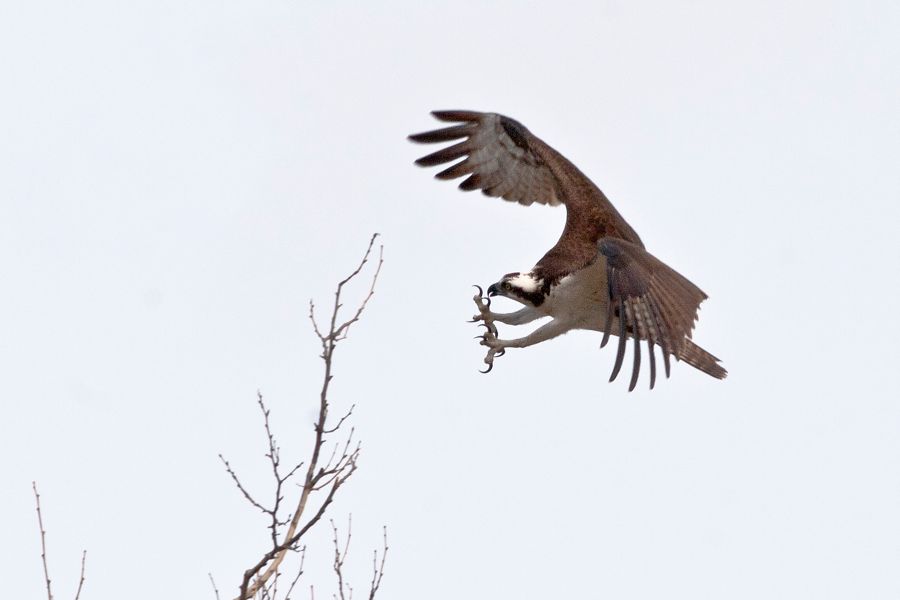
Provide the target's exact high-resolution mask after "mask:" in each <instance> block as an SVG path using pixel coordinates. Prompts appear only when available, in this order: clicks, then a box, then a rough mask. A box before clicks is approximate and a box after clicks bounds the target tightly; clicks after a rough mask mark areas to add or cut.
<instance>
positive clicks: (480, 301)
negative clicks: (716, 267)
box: [469, 285, 497, 336]
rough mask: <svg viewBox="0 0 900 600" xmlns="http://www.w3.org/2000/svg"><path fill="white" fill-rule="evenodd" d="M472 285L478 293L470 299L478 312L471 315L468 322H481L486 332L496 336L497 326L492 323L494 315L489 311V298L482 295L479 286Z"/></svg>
mask: <svg viewBox="0 0 900 600" xmlns="http://www.w3.org/2000/svg"><path fill="white" fill-rule="evenodd" d="M473 287H474V288H475V289H476V290H478V293H477V294H475V295H474V296H473V297H472V300H474V301H475V306H477V307H478V314H477V315H475V316H474V317H472V320H471V321H469V323H478V322H481V324H482V325H484V327H485V328H486V329H487V331H488V333H490V334H493V335H494V336H496V335H497V326H496V325H494V315H493V313H492V312H491V299H490V298H488V297H487V296H485V295H484V292H483V291H482V289H481V286H478V285H476V286H473Z"/></svg>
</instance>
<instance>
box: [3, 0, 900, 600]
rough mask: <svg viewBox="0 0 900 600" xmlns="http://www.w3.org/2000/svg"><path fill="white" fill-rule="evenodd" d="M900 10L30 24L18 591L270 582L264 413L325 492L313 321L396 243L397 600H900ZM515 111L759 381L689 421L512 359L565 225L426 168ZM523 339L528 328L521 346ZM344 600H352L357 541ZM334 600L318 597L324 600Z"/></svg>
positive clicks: (825, 7) (365, 380) (10, 532)
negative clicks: (456, 125) (491, 336)
mask: <svg viewBox="0 0 900 600" xmlns="http://www.w3.org/2000/svg"><path fill="white" fill-rule="evenodd" d="M898 31H900V3H897V2H896V1H894V0H885V1H882V2H877V1H872V2H865V1H862V2H849V1H848V2H822V1H815V2H813V1H807V2H783V1H762V2H749V1H748V2H720V1H712V0H710V1H696V2H684V3H673V2H625V1H616V0H611V1H606V2H600V3H596V2H585V3H580V4H576V3H554V4H553V6H552V7H551V6H550V5H549V4H548V3H546V2H528V3H513V2H507V3H493V4H475V3H467V2H464V1H455V2H452V3H424V2H380V3H377V5H376V3H374V2H332V3H313V2H308V1H298V0H295V1H292V2H227V3H222V2H210V1H202V2H201V1H198V2H190V3H185V2H160V1H158V0H155V1H153V2H128V3H123V2H96V1H94V2H86V3H64V2H28V3H14V2H4V3H3V4H2V8H0V56H2V60H0V85H2V93H0V136H2V143H0V276H2V282H3V287H2V295H0V369H2V377H0V381H2V395H3V398H2V401H3V413H2V422H0V478H2V486H0V509H2V510H0V572H2V574H3V590H4V593H3V595H4V596H5V597H7V598H39V597H41V596H42V594H43V593H44V590H43V581H42V573H41V570H40V569H41V567H40V556H39V554H40V551H39V538H38V533H37V525H36V520H35V515H34V511H33V498H32V496H31V489H30V485H31V481H32V480H33V479H36V480H37V481H38V483H39V486H40V489H41V491H42V493H43V497H44V511H45V521H46V523H45V524H46V526H47V528H48V532H49V533H48V535H49V538H48V542H49V560H50V567H51V570H52V575H53V577H54V586H55V589H54V591H55V594H56V596H57V598H60V599H62V598H71V597H72V596H73V593H74V587H75V582H76V579H77V569H78V557H79V553H80V551H81V549H82V548H87V549H88V566H87V577H88V580H87V583H86V587H85V591H84V592H83V594H82V598H85V599H111V598H134V599H143V598H161V597H168V598H192V599H193V598H212V591H211V589H210V586H209V582H208V580H207V572H209V571H211V572H212V573H213V574H214V575H215V576H216V578H217V580H218V583H219V587H220V589H222V592H223V597H226V596H227V597H230V596H231V593H232V592H233V591H234V590H235V587H236V585H237V584H238V582H239V578H240V573H241V572H242V571H243V569H244V568H246V567H247V566H249V564H251V562H253V561H255V560H256V559H257V557H258V555H259V553H260V551H261V550H262V549H263V548H264V546H265V544H266V537H265V536H266V532H265V531H264V525H265V524H264V521H263V519H262V518H261V517H260V516H258V515H257V514H256V513H254V512H253V510H251V508H250V507H249V506H247V505H245V502H244V500H243V499H242V498H241V497H240V496H239V495H238V493H237V491H236V490H235V489H234V488H233V486H232V484H231V482H230V481H229V480H228V478H227V476H226V474H225V473H224V471H223V469H222V468H221V466H220V465H219V463H218V459H217V457H216V455H217V453H218V452H220V451H221V452H224V453H225V454H226V455H227V456H228V457H229V458H231V459H232V461H233V462H234V463H235V466H236V467H237V468H238V469H239V471H240V472H242V473H244V474H245V478H246V479H247V481H248V483H249V484H251V485H258V486H259V487H257V488H256V489H264V487H263V486H264V485H265V484H266V483H267V481H268V480H267V479H265V476H266V474H267V471H266V464H265V462H264V459H263V458H262V453H263V443H264V439H263V437H262V430H261V427H260V425H259V421H258V415H257V412H256V410H257V409H256V407H255V405H254V398H255V393H256V390H257V389H260V390H261V391H262V392H263V393H264V394H265V395H266V398H267V399H268V401H269V402H270V404H271V406H272V409H273V413H274V416H273V418H274V419H275V428H276V431H277V432H278V433H279V434H280V436H281V439H282V443H283V446H284V447H285V450H284V451H285V453H286V454H287V455H293V456H297V457H300V456H302V455H304V454H305V453H306V452H307V451H308V448H309V446H310V442H311V440H310V438H309V437H308V435H309V432H310V430H311V427H310V422H311V419H312V416H313V411H314V408H315V401H316V400H315V392H316V389H317V387H318V385H319V381H320V379H319V378H320V364H319V362H318V361H317V351H318V350H317V346H316V343H317V342H316V340H315V339H314V337H313V336H312V334H311V333H310V331H309V327H308V323H307V321H306V316H305V315H306V302H307V300H308V299H309V298H310V297H315V298H317V299H319V300H320V301H321V302H327V301H328V300H329V299H330V294H331V291H332V289H333V284H334V282H336V281H337V280H338V279H339V278H340V277H342V276H343V275H344V274H346V273H347V272H348V271H349V270H350V269H351V268H352V266H353V265H354V264H355V262H356V261H357V260H358V258H359V256H360V255H361V253H362V251H363V249H364V247H365V244H366V242H367V240H368V237H369V235H370V234H371V233H372V232H373V231H378V232H380V233H382V234H383V241H384V244H385V261H386V263H385V268H384V272H383V277H382V280H381V282H380V285H379V288H378V291H377V294H376V296H375V298H374V299H373V300H372V302H371V304H370V312H369V313H368V314H367V315H366V316H365V318H364V320H363V321H362V322H361V323H360V324H359V326H358V328H357V329H356V330H355V331H353V333H352V335H351V339H350V340H349V341H348V342H347V343H346V344H345V345H344V346H343V347H342V348H341V349H340V350H339V354H338V356H337V370H336V371H337V372H336V380H335V385H334V390H333V401H334V403H335V406H336V408H335V410H336V411H337V410H340V409H341V408H346V407H347V406H349V404H350V403H353V402H356V403H357V404H358V406H357V412H356V414H355V416H354V424H355V425H356V427H357V432H358V434H359V436H360V438H361V439H362V440H363V443H364V447H363V457H362V462H361V465H360V471H359V472H358V474H357V475H356V476H355V477H354V479H352V480H351V481H350V483H349V484H348V486H347V487H346V488H344V490H342V493H341V495H340V500H339V502H337V503H336V504H335V505H334V507H333V511H332V513H331V514H332V515H334V516H335V517H336V518H339V519H340V520H343V519H344V517H345V516H346V514H347V513H348V512H351V511H352V513H353V521H354V541H353V551H352V553H351V558H350V559H349V562H350V563H352V564H351V565H350V567H349V571H350V575H351V576H352V578H353V579H354V581H355V584H356V587H357V588H358V593H360V594H362V588H364V587H365V585H366V583H367V577H368V569H369V561H370V554H369V552H370V549H371V548H374V547H375V546H377V545H378V543H379V536H380V528H381V526H382V524H387V525H388V527H389V532H390V538H391V556H390V557H389V561H388V566H387V574H386V576H385V579H384V584H383V588H382V596H383V597H384V598H400V599H413V598H423V597H427V598H434V599H450V598H453V599H458V598H498V597H500V598H564V597H581V598H617V599H619V598H624V599H632V598H691V599H694V598H748V599H749V598H753V599H757V598H792V599H793V598H816V599H822V598H892V599H896V598H898V597H900V568H898V565H900V435H898V431H900V404H898V398H900V394H898V384H897V368H898V367H897V365H898V358H900V357H898V353H897V350H896V345H895V344H896V340H897V338H898V337H900V320H898V317H897V316H896V307H897V293H898V291H900V286H898V276H897V268H898V259H900V250H898V239H897V227H898V224H900V208H898V204H900V110H898V106H900V41H898V40H900V37H898V35H897V32H898ZM436 108H471V109H478V110H494V111H499V112H503V113H505V114H508V115H510V116H512V117H514V118H517V119H519V120H520V121H522V122H523V123H525V124H526V126H528V127H529V128H530V129H531V130H532V131H533V132H534V133H536V134H537V135H538V136H540V137H542V138H543V139H545V140H546V141H547V142H548V143H550V144H552V145H553V146H555V147H556V148H557V149H559V150H560V151H562V152H563V153H565V154H566V155H567V156H568V157H569V158H571V159H572V160H573V161H575V162H576V163H577V164H578V165H579V166H580V167H581V168H582V169H583V170H584V171H585V172H586V173H587V174H589V175H590V176H591V177H593V178H594V180H595V181H596V182H597V183H598V185H600V187H601V188H602V189H604V191H605V192H606V193H607V194H608V195H609V196H610V198H612V200H613V202H615V204H616V206H617V207H618V209H619V210H620V211H621V212H622V214H623V215H624V216H625V217H626V218H627V219H628V220H629V221H630V223H631V224H632V225H633V226H634V227H635V229H636V230H637V231H638V232H639V233H640V235H641V236H642V238H643V239H644V241H645V242H646V244H647V245H648V247H649V249H650V250H651V251H653V252H654V253H656V254H658V255H659V256H660V257H662V258H663V259H664V260H665V261H667V262H668V263H669V264H671V265H672V266H674V267H675V268H676V269H678V270H679V271H681V272H682V273H684V274H685V275H687V276H688V277H690V278H691V279H692V280H694V281H695V282H696V283H698V284H699V285H700V286H701V287H702V288H703V289H704V290H705V291H706V292H707V293H708V294H709V295H710V300H709V301H708V302H707V303H706V304H704V306H703V310H702V311H701V321H700V324H699V328H698V330H697V332H696V339H697V340H698V342H700V343H701V345H703V346H704V347H706V348H708V349H709V350H710V351H712V352H713V353H715V354H716V355H718V356H721V357H722V358H723V359H724V361H725V366H726V367H727V368H728V369H729V370H730V373H731V375H730V376H729V378H728V379H727V380H726V381H724V382H720V381H715V380H712V379H710V378H708V377H705V376H703V375H702V374H700V373H698V372H696V371H694V370H692V369H691V368H689V367H687V366H686V365H683V364H680V365H676V366H675V368H674V372H673V376H672V379H670V380H668V381H663V382H661V383H659V384H658V385H657V389H656V390H654V391H653V392H652V393H648V392H647V390H646V380H645V379H642V381H641V384H640V387H639V389H638V390H637V391H636V392H634V393H632V394H628V393H626V387H627V380H626V381H617V382H616V383H615V384H608V383H606V379H607V377H608V373H609V369H610V366H611V364H612V361H613V355H614V352H613V351H612V350H611V349H606V350H604V351H602V352H601V351H599V350H598V349H597V347H598V345H599V341H600V336H599V335H598V334H589V333H574V334H570V335H568V336H566V337H564V338H561V339H558V340H554V341H551V342H548V343H545V344H542V345H540V346H538V347H535V348H532V349H528V350H524V351H510V352H509V353H508V354H507V355H506V356H504V357H503V358H501V359H499V360H498V362H497V366H496V368H495V370H494V373H492V374H490V375H489V376H483V375H479V374H478V372H477V369H478V368H479V366H480V360H481V357H482V355H483V352H482V350H483V349H481V348H478V347H477V344H476V342H475V341H473V340H472V339H471V338H472V336H473V335H475V334H476V331H475V329H474V326H473V325H468V324H465V323H464V321H465V319H467V318H469V316H470V315H471V314H472V312H473V305H472V303H471V299H470V298H471V295H472V289H471V288H470V287H469V286H470V284H473V283H482V284H488V283H491V282H493V281H495V280H496V279H498V278H499V276H501V275H502V274H503V273H506V272H508V271H512V270H519V269H523V268H528V267H530V266H531V265H532V264H533V263H534V261H535V260H536V259H538V258H539V257H540V256H541V254H543V252H544V251H545V250H546V249H547V248H549V247H550V245H551V244H552V243H553V242H554V241H555V240H556V237H557V236H558V234H559V231H560V229H561V226H562V220H563V215H564V213H563V211H562V210H561V209H550V208H546V207H539V206H534V207H531V208H527V209H526V208H522V207H519V206H515V205H509V204H506V203H503V202H500V201H498V200H494V199H488V198H485V197H483V196H481V195H480V194H476V193H470V194H463V193H461V192H459V191H457V190H456V189H455V188H454V186H453V185H450V184H447V183H438V182H435V181H433V180H432V179H431V175H432V174H433V172H434V171H433V170H432V171H431V172H428V171H425V170H421V169H417V168H415V167H414V166H413V165H412V161H413V160H414V159H415V158H416V157H417V156H420V155H421V153H422V148H420V147H415V146H413V145H411V144H409V143H408V142H406V141H405V136H406V134H408V133H412V132H416V131H421V130H425V129H428V128H431V127H432V126H433V125H434V122H433V121H432V120H431V119H430V117H429V116H428V113H427V111H428V110H431V109H436ZM507 331H508V329H507ZM312 543H314V544H315V545H316V551H315V552H313V554H315V556H311V557H310V561H311V562H310V571H309V575H308V578H307V579H306V583H307V584H309V583H315V584H316V586H317V597H324V598H327V597H329V596H330V593H331V591H332V589H333V587H332V576H331V574H330V572H329V571H328V568H327V567H328V560H329V553H330V552H331V549H330V547H329V546H328V543H327V539H326V538H325V537H322V538H314V539H313V542H312ZM301 597H307V595H306V594H303V595H302V596H301Z"/></svg>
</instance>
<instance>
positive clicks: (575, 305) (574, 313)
mask: <svg viewBox="0 0 900 600" xmlns="http://www.w3.org/2000/svg"><path fill="white" fill-rule="evenodd" d="M608 305H609V291H608V290H607V285H606V260H605V258H604V257H602V256H601V257H599V258H598V259H597V261H596V262H594V264H592V265H591V266H589V267H587V268H585V269H582V270H580V271H576V272H575V273H572V274H571V275H567V276H566V277H563V278H562V279H561V280H560V282H559V283H558V284H556V286H554V287H553V289H552V290H551V291H550V295H549V296H548V297H547V299H546V300H544V303H543V304H541V305H540V306H538V307H537V308H536V310H537V311H539V312H541V313H542V314H543V315H546V316H548V317H553V318H554V319H557V320H559V321H561V322H563V323H566V324H567V325H569V329H593V330H595V331H603V327H604V325H606V313H607V307H608Z"/></svg>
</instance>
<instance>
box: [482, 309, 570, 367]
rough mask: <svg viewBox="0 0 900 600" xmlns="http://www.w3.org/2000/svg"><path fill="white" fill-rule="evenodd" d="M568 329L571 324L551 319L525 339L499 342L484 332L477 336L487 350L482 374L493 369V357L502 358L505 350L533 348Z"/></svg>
mask: <svg viewBox="0 0 900 600" xmlns="http://www.w3.org/2000/svg"><path fill="white" fill-rule="evenodd" d="M570 329H572V324H571V323H569V322H566V321H563V320H561V319H553V320H552V321H550V322H549V323H547V324H545V325H542V326H540V327H538V328H537V329H535V330H534V331H532V332H531V333H529V334H528V335H526V336H525V337H520V338H516V339H514V340H501V339H498V338H497V335H496V334H494V333H491V332H490V331H486V332H485V333H484V335H482V336H479V337H480V338H481V345H482V346H487V348H488V352H487V355H486V356H485V357H484V364H486V365H487V369H485V370H484V371H482V373H490V371H491V369H492V368H494V357H496V356H503V354H505V353H506V349H507V348H525V347H527V346H533V345H534V344H539V343H541V342H544V341H547V340H549V339H553V338H555V337H557V336H559V335H562V334H564V333H565V332H567V331H569V330H570Z"/></svg>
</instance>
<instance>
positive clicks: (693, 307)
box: [598, 238, 728, 391]
mask: <svg viewBox="0 0 900 600" xmlns="http://www.w3.org/2000/svg"><path fill="white" fill-rule="evenodd" d="M598 248H599V250H600V253H601V254H603V255H604V256H605V257H606V278H607V285H608V287H609V312H608V313H607V317H606V326H605V328H604V334H603V342H602V343H601V344H600V345H601V347H603V346H605V345H606V343H607V342H608V341H609V335H610V333H611V332H612V329H613V327H614V326H615V325H614V321H618V330H617V331H616V333H617V334H618V336H619V346H618V349H617V351H616V362H615V366H614V367H613V372H612V375H611V376H610V379H609V380H610V381H613V380H614V379H615V378H616V376H617V375H618V374H619V370H620V369H621V368H622V361H623V359H624V357H625V344H626V340H627V338H629V337H631V338H632V339H634V340H635V341H634V366H633V368H632V372H631V383H630V385H629V387H628V390H629V391H631V390H633V389H634V386H635V385H636V384H637V378H638V373H639V372H640V367H641V344H640V340H647V349H648V350H649V359H650V389H653V385H654V383H655V382H656V356H655V354H654V345H657V346H659V347H660V349H661V350H662V355H663V360H664V362H665V369H666V377H668V376H669V370H670V364H669V355H674V356H675V357H676V358H678V359H680V360H684V361H685V362H687V363H688V364H690V365H692V366H694V367H696V368H697V369H700V370H701V371H703V372H704V373H707V374H709V375H711V376H713V377H716V378H717V379H724V378H725V376H726V375H727V374H728V372H727V371H726V370H725V369H723V368H722V366H721V365H719V364H718V363H719V359H717V358H716V357H715V356H713V355H711V354H709V353H708V352H706V351H705V350H703V349H702V348H700V347H699V346H697V345H696V344H694V343H693V342H692V341H691V340H690V337H691V331H692V330H693V329H694V323H695V321H696V320H697V310H698V308H699V307H700V303H701V302H703V301H704V300H705V299H706V294H704V293H703V291H702V290H701V289H700V288H698V287H697V286H696V285H694V284H693V283H691V282H690V281H688V280H687V279H686V278H685V277H683V276H682V275H680V274H678V273H677V272H676V271H675V270H673V269H672V268H670V267H669V266H667V265H666V264H665V263H663V262H662V261H660V260H659V259H657V258H656V257H654V256H653V255H652V254H650V253H649V252H647V251H646V250H644V249H643V248H641V247H639V246H636V245H634V244H631V243H629V242H626V241H624V240H620V239H614V238H603V239H602V240H600V243H599V244H598Z"/></svg>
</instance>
